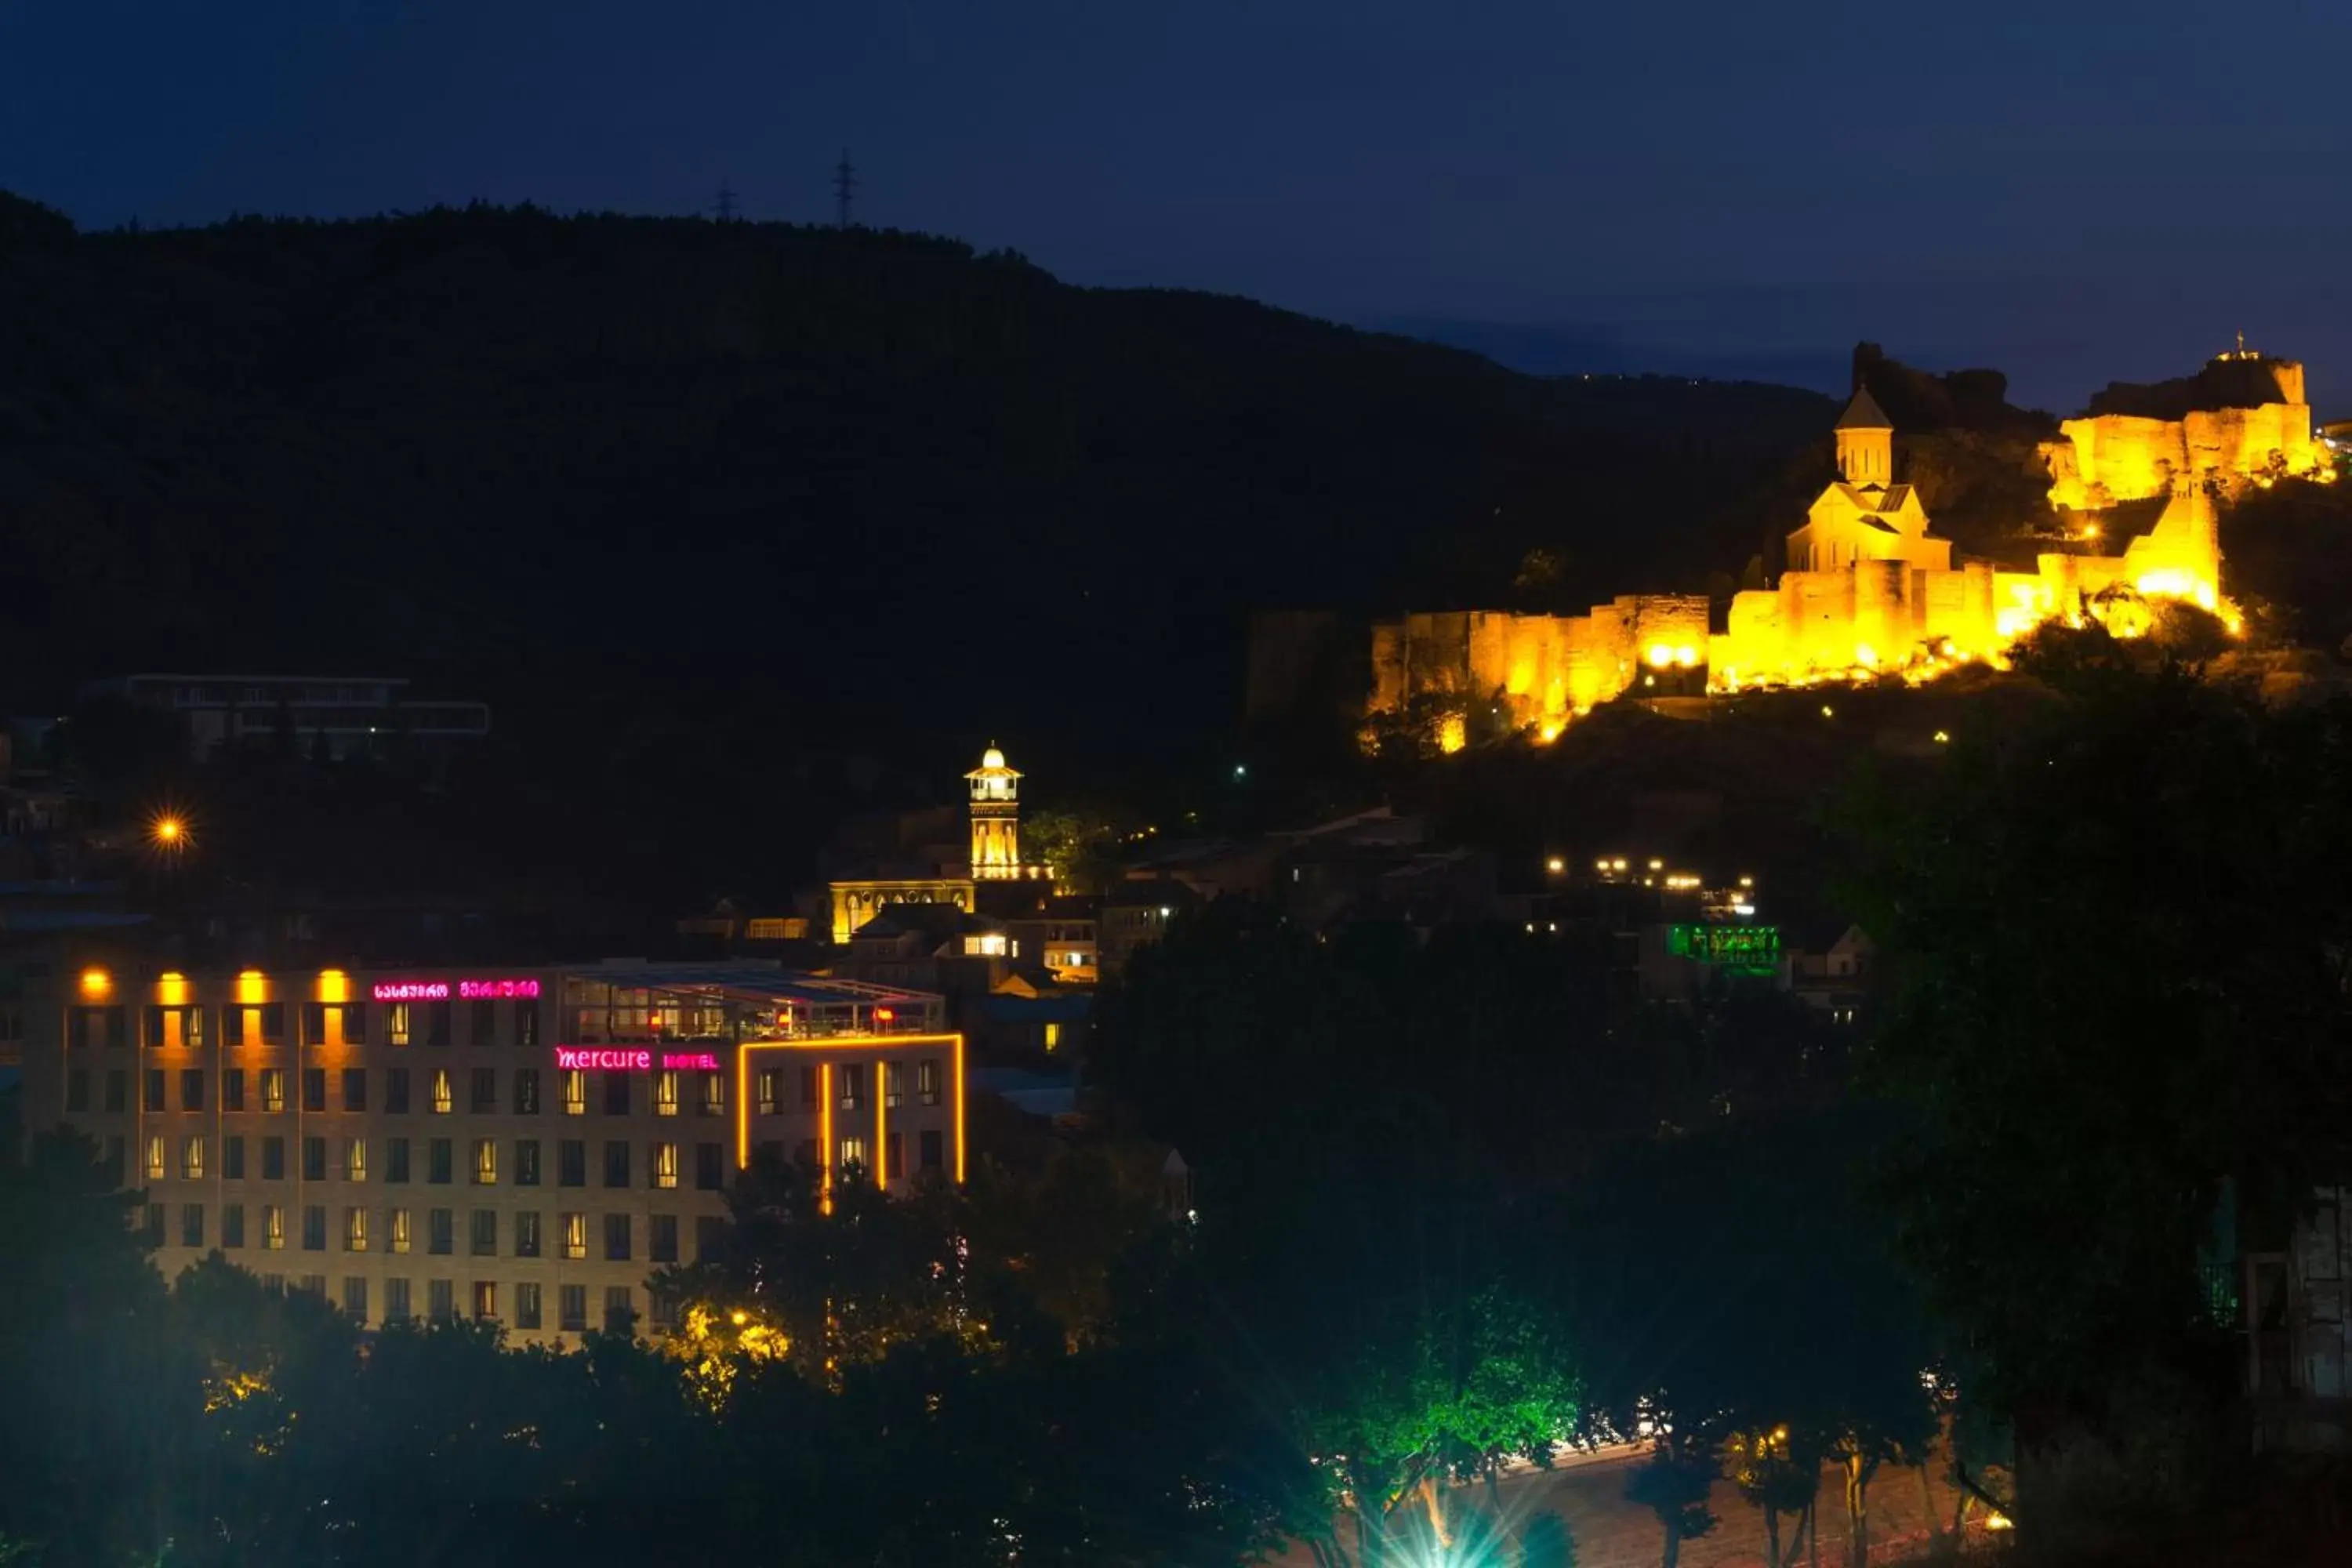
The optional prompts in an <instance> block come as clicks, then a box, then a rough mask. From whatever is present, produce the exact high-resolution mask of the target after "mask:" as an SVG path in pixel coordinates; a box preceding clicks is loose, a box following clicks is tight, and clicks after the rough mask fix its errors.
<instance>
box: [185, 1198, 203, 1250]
mask: <svg viewBox="0 0 2352 1568" xmlns="http://www.w3.org/2000/svg"><path fill="white" fill-rule="evenodd" d="M204 1244H205V1205H202V1204H182V1205H180V1245H181V1246H182V1247H202V1246H203V1245H204Z"/></svg>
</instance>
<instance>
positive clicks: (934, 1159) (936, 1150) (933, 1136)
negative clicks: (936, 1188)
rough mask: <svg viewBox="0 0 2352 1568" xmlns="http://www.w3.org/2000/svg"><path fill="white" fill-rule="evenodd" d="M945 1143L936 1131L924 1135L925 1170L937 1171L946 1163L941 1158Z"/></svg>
mask: <svg viewBox="0 0 2352 1568" xmlns="http://www.w3.org/2000/svg"><path fill="white" fill-rule="evenodd" d="M943 1142H944V1141H943V1140H942V1139H941V1138H940V1134H939V1132H938V1131H936V1130H934V1131H929V1132H926V1133H924V1134H923V1169H924V1170H926V1171H936V1170H938V1169H940V1166H941V1165H942V1164H943V1163H944V1162H943V1161H942V1159H941V1157H940V1156H941V1154H942V1152H943V1148H942V1145H943Z"/></svg>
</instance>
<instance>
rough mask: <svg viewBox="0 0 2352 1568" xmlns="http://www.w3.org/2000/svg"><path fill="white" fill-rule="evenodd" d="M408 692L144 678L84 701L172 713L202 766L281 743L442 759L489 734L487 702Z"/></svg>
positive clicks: (317, 680)
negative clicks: (115, 701) (410, 747)
mask: <svg viewBox="0 0 2352 1568" xmlns="http://www.w3.org/2000/svg"><path fill="white" fill-rule="evenodd" d="M408 688H409V682H408V681H407V680H406V679H401V678H397V677H392V676H317V675H170V674H142V675H123V676H117V677H115V678H114V679H110V680H98V681H92V682H90V683H89V684H87V685H85V686H84V687H83V688H82V695H83V696H84V697H85V698H89V697H116V698H120V699H121V700H124V701H127V702H131V703H132V704H135V705H136V706H139V707H142V708H154V709H160V710H164V711H166V712H169V713H171V714H173V716H175V717H176V718H178V719H179V720H180V721H181V723H182V724H183V725H184V727H185V728H186V731H187V736H188V754H189V755H190V756H192V757H194V758H195V759H196V760H197V761H199V762H202V761H204V760H205V759H207V758H209V757H211V756H212V755H213V754H214V753H215V752H217V751H219V750H220V749H221V748H222V747H224V746H234V745H238V744H241V743H243V742H248V741H262V742H267V741H274V740H278V739H280V738H283V739H284V740H285V741H286V742H289V743H290V744H291V745H292V746H293V747H294V748H295V749H296V750H297V751H299V752H300V753H301V754H302V755H304V756H309V755H310V754H311V753H312V752H314V751H316V750H317V749H318V748H319V747H320V745H321V744H323V745H324V747H325V749H326V752H327V755H328V756H329V757H331V758H335V759H341V758H343V757H347V756H351V755H352V754H354V753H359V754H368V753H373V752H378V751H380V750H382V749H383V748H384V747H385V746H386V745H388V744H389V743H391V742H392V741H393V739H394V737H399V738H402V739H403V740H404V741H406V742H410V743H413V744H415V745H417V746H420V747H422V748H424V749H425V750H427V751H435V750H441V749H446V748H447V747H449V746H451V745H453V744H460V743H471V742H478V741H479V740H481V739H482V738H483V737H484V736H486V735H488V733H489V732H490V710H489V705H488V703H484V702H472V701H454V700H441V699H419V698H415V697H411V696H409V695H408Z"/></svg>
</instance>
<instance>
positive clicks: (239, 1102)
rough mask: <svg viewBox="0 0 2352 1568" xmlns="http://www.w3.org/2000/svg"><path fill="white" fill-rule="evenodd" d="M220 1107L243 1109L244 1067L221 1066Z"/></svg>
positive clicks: (224, 1108)
mask: <svg viewBox="0 0 2352 1568" xmlns="http://www.w3.org/2000/svg"><path fill="white" fill-rule="evenodd" d="M221 1109H222V1110H244V1109H245V1069H244V1068H221Z"/></svg>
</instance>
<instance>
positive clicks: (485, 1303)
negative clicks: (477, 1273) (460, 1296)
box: [474, 1279, 499, 1321]
mask: <svg viewBox="0 0 2352 1568" xmlns="http://www.w3.org/2000/svg"><path fill="white" fill-rule="evenodd" d="M498 1315H499V1288H498V1285H497V1284H496V1283H495V1282H494V1281H491V1280H488V1279H477V1280H475V1281H474V1316H475V1317H477V1318H478V1319H482V1320H484V1321H488V1320H489V1319H491V1318H495V1317H497V1316H498Z"/></svg>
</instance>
